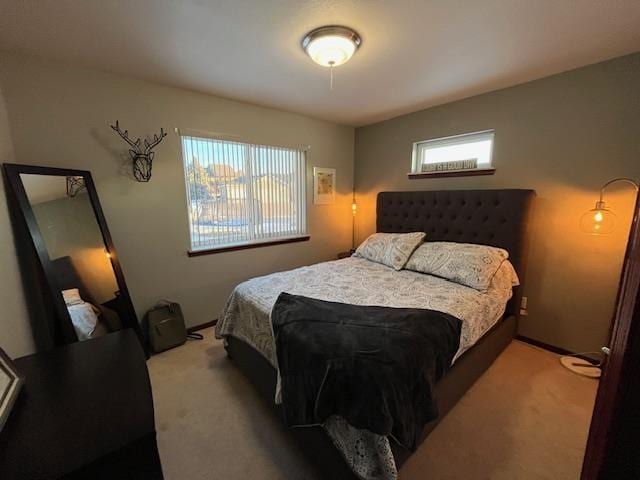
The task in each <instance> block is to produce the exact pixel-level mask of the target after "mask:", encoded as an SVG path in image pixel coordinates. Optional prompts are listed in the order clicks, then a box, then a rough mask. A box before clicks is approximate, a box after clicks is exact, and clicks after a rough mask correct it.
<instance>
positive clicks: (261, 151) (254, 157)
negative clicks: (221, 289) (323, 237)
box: [181, 136, 306, 250]
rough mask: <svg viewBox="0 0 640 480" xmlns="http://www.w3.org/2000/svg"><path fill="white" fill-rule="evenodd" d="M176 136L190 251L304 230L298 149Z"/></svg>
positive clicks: (302, 159)
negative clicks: (179, 137)
mask: <svg viewBox="0 0 640 480" xmlns="http://www.w3.org/2000/svg"><path fill="white" fill-rule="evenodd" d="M181 139H182V156H183V161H184V169H185V180H186V187H187V206H188V210H189V225H190V232H191V249H192V250H199V249H208V248H216V247H227V246H233V245H243V244H250V243H260V242H267V241H272V240H280V239H285V238H290V237H296V236H302V235H305V234H306V191H305V183H306V182H305V172H306V158H305V157H306V155H305V152H304V151H303V150H295V149H290V148H282V147H271V146H266V145H253V144H248V143H239V142H232V141H227V140H218V139H210V138H201V137H193V136H182V137H181Z"/></svg>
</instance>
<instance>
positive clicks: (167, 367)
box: [149, 329, 597, 480]
mask: <svg viewBox="0 0 640 480" xmlns="http://www.w3.org/2000/svg"><path fill="white" fill-rule="evenodd" d="M203 333H204V334H205V340H204V341H189V342H188V343H187V345H184V346H182V347H179V348H176V349H174V350H170V351H168V352H165V353H163V354H160V355H156V356H154V357H153V358H151V359H150V360H149V371H150V375H151V382H152V385H153V396H154V400H155V409H156V428H157V430H158V446H159V449H160V457H161V459H162V465H163V469H164V473H165V478H166V479H167V480H191V479H193V480H199V479H228V480H236V479H238V480H249V479H251V480H278V479H296V480H297V479H308V480H311V479H317V478H318V476H317V474H315V473H314V471H313V470H312V468H311V467H310V466H309V465H308V464H307V463H306V461H305V459H304V458H303V456H302V454H301V453H300V450H299V449H298V447H297V445H296V444H295V442H294V441H293V440H292V439H291V438H290V436H289V434H288V432H287V431H286V429H285V428H284V427H283V426H282V424H281V423H280V421H279V420H278V419H277V418H276V417H275V415H274V414H272V413H271V411H270V410H269V409H268V408H267V406H266V405H265V404H264V402H262V401H261V399H260V398H258V397H257V395H256V394H255V392H254V391H253V390H252V387H251V385H250V384H249V382H248V381H247V380H246V379H245V377H244V376H243V375H242V374H241V373H240V372H239V371H238V370H237V369H236V368H235V367H234V365H233V363H232V362H231V361H229V360H228V359H227V358H226V356H225V352H224V349H223V347H222V344H221V343H220V342H218V341H215V340H213V331H212V329H207V330H204V331H203ZM596 387H597V382H596V381H595V380H591V379H587V378H582V377H579V376H576V375H574V374H572V373H571V372H569V371H567V370H564V369H563V368H562V367H561V366H560V364H559V362H558V357H557V355H554V354H552V353H550V352H547V351H545V350H540V349H537V348H534V347H531V346H529V345H526V344H523V343H520V342H515V341H514V342H513V343H512V344H511V345H510V346H509V347H508V348H507V350H505V352H504V353H503V354H502V355H501V356H500V357H499V358H498V360H496V362H495V363H494V365H493V366H492V367H491V368H490V369H489V370H488V371H487V372H486V373H485V375H484V376H483V377H482V378H481V379H480V380H478V382H476V384H475V385H474V386H473V387H472V388H471V390H469V391H468V392H467V394H466V395H465V396H464V397H463V398H462V400H460V402H459V403H458V404H457V405H456V406H455V407H454V409H453V410H452V411H451V412H450V413H449V414H448V415H447V416H446V418H445V419H444V420H443V421H442V422H441V423H440V425H438V427H437V428H436V430H435V431H434V432H433V433H432V434H431V435H430V436H429V438H427V440H426V441H425V442H424V443H423V444H422V445H421V447H420V449H419V450H418V451H417V452H416V453H415V454H414V455H413V456H412V457H411V458H410V459H409V460H408V462H407V463H406V464H405V465H404V466H403V468H402V470H401V471H400V480H414V479H415V480H418V479H421V480H422V479H434V480H440V479H469V478H473V479H505V480H506V479H509V480H517V479H553V480H571V479H578V478H579V474H580V467H581V464H582V456H583V454H584V446H585V442H586V438H587V431H588V426H589V420H590V417H591V410H592V408H593V402H594V398H595V391H596Z"/></svg>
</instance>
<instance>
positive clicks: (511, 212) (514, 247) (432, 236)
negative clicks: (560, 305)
mask: <svg viewBox="0 0 640 480" xmlns="http://www.w3.org/2000/svg"><path fill="white" fill-rule="evenodd" d="M532 197H533V191H531V190H475V191H433V192H383V193H380V194H379V195H378V199H377V231H378V232H384V233H405V232H416V231H422V232H425V233H426V234H427V240H428V241H451V242H461V243H476V244H484V245H490V246H495V247H500V248H504V249H505V250H507V251H508V252H509V254H510V261H511V264H512V265H513V267H514V268H515V270H516V272H517V273H518V275H519V277H520V278H523V276H524V264H523V258H524V257H525V242H524V240H525V237H526V235H525V232H526V229H525V226H526V225H525V224H526V221H525V220H526V215H527V211H528V207H529V204H530V202H531V198H532ZM501 270H502V271H499V274H496V277H495V279H494V280H493V281H492V287H491V288H490V289H489V290H487V291H486V292H478V291H475V290H473V289H470V288H468V287H464V286H460V285H456V284H454V283H452V282H449V281H446V280H443V279H440V278H437V277H434V276H431V275H425V274H421V273H417V272H412V271H407V270H401V271H394V270H392V269H390V268H388V267H386V266H383V265H380V264H376V263H373V262H370V261H369V260H365V259H363V258H356V257H351V258H346V259H343V260H339V261H333V262H325V263H321V264H317V265H313V266H309V267H303V268H300V269H296V270H292V271H290V272H281V273H276V274H272V275H268V276H266V277H260V278H256V279H252V280H250V281H248V282H244V283H242V284H241V285H239V286H238V287H237V288H236V290H235V291H234V293H233V294H232V296H231V297H230V299H229V302H228V303H227V306H226V307H225V311H224V313H223V315H222V317H221V319H220V322H219V324H218V326H217V329H216V333H217V335H218V336H219V337H223V338H224V339H225V347H226V349H227V352H228V354H229V356H230V357H231V358H232V359H234V361H235V362H236V363H237V364H238V366H239V367H240V368H241V369H242V370H243V371H244V373H245V374H246V375H247V376H248V377H249V378H250V379H251V380H252V381H253V383H254V384H255V385H256V387H257V389H258V391H259V392H260V393H261V394H262V395H264V396H265V397H266V399H267V401H269V402H270V403H271V404H273V405H274V408H276V409H279V408H280V407H279V405H277V404H276V403H275V402H274V398H276V393H277V388H276V387H277V371H276V368H275V367H274V365H275V364H276V362H275V353H274V347H273V337H272V332H271V328H270V322H269V312H270V310H271V308H272V307H273V304H274V302H275V300H276V298H277V296H278V294H279V293H280V292H282V291H286V292H288V293H292V294H296V295H302V296H306V297H311V298H317V299H319V300H328V301H335V302H341V303H347V304H355V305H380V306H388V307H411V308H425V309H432V310H438V311H445V312H447V313H450V314H452V315H455V316H456V317H457V318H460V319H461V320H462V321H463V323H462V333H461V341H460V347H459V350H458V352H457V354H456V357H455V363H454V364H453V367H452V368H451V369H450V370H449V372H448V373H447V374H446V375H445V377H444V378H443V379H442V380H441V381H440V382H439V383H438V384H437V387H436V394H437V403H438V408H439V411H440V417H439V419H441V418H442V417H443V416H444V415H445V414H446V412H447V411H449V410H450V409H451V407H452V406H453V405H454V404H455V403H456V402H457V400H458V399H459V398H460V397H461V396H462V395H463V394H464V392H465V391H466V390H467V389H468V388H469V387H470V386H471V385H472V384H473V382H474V381H475V380H476V379H477V378H478V377H479V376H480V375H481V374H482V373H483V372H484V371H485V370H486V368H488V367H489V365H490V364H491V363H492V362H493V360H494V359H495V358H496V357H497V356H498V355H499V353H500V352H501V351H502V350H503V349H504V348H505V347H506V346H507V345H508V343H509V342H510V340H511V339H512V338H513V335H514V333H515V328H516V312H517V305H519V302H520V289H519V288H516V289H514V291H513V296H512V289H511V280H512V278H511V276H510V273H509V272H507V271H504V270H503V269H502V268H501ZM494 284H495V285H494ZM424 292H429V294H428V295H425V294H424ZM510 297H511V300H509V298H510ZM438 421H439V420H436V421H433V422H431V423H429V424H428V425H427V426H426V428H425V429H424V432H423V438H425V437H426V436H427V435H428V433H429V432H430V431H431V430H433V428H434V427H435V425H436V424H437V422H438ZM292 432H293V434H294V435H295V436H297V437H298V439H299V441H300V442H301V443H302V445H303V447H304V448H305V450H307V451H308V452H310V453H311V457H312V458H313V459H314V460H315V461H316V463H317V465H318V466H319V467H320V469H321V471H322V472H323V475H324V476H325V477H327V478H344V479H353V478H361V479H366V480H389V479H393V478H396V476H397V468H399V466H400V465H401V464H402V463H403V462H404V460H406V458H407V457H408V456H409V452H408V451H406V450H404V449H403V448H401V447H399V445H397V444H395V443H394V441H393V440H391V439H389V438H387V437H383V436H380V435H375V434H373V433H371V432H368V431H367V430H357V429H355V428H353V427H351V426H350V425H349V424H348V423H346V422H345V421H344V420H342V419H341V418H340V417H331V418H330V419H329V420H328V421H327V422H326V423H325V425H324V426H317V427H309V428H294V429H292Z"/></svg>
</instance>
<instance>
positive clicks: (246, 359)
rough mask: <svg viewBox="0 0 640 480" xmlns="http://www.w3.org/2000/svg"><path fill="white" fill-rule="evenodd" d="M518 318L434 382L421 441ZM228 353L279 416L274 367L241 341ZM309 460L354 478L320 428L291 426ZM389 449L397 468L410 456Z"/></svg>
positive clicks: (325, 471)
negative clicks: (431, 410)
mask: <svg viewBox="0 0 640 480" xmlns="http://www.w3.org/2000/svg"><path fill="white" fill-rule="evenodd" d="M516 325H517V320H516V317H515V316H514V315H510V316H507V317H505V318H504V319H503V320H502V321H500V322H499V323H498V324H497V325H496V326H494V327H493V328H492V329H491V330H490V331H489V332H488V333H487V334H485V335H484V336H483V337H482V338H481V339H480V340H479V341H478V343H476V344H475V345H474V346H473V347H472V348H471V349H469V350H468V351H467V352H466V353H465V354H464V355H462V356H461V357H460V358H459V359H458V360H457V361H456V363H455V364H454V366H453V367H452V368H451V370H449V372H447V374H446V375H445V376H444V378H443V379H442V380H440V382H438V384H437V385H436V396H437V402H438V408H439V411H440V417H439V418H438V419H437V420H434V421H433V422H431V423H429V424H427V426H426V427H425V429H424V431H423V436H422V440H424V439H425V438H427V436H428V435H429V434H430V433H431V432H432V431H433V429H434V428H435V427H436V426H437V425H438V423H439V422H440V421H441V420H442V418H443V417H444V416H445V415H446V414H447V413H448V412H449V411H450V410H451V409H452V408H453V406H454V405H455V404H456V403H457V402H458V400H460V398H461V397H462V396H463V395H464V394H465V392H466V391H467V390H468V389H469V388H470V387H471V386H472V385H473V384H474V382H475V381H476V380H477V379H478V378H480V376H482V374H483V373H484V372H485V371H486V370H487V369H488V368H489V367H490V366H491V364H492V363H493V361H494V360H495V359H496V358H497V357H498V355H500V353H501V352H502V351H503V350H504V349H505V348H506V347H507V346H508V345H509V343H511V340H512V339H513V337H514V336H515V332H516ZM225 348H226V350H227V354H228V355H229V357H230V358H232V359H233V361H234V363H235V364H236V365H237V366H238V367H239V368H240V370H241V371H242V372H243V373H244V374H245V375H246V376H247V377H248V378H249V380H250V381H251V383H252V384H253V385H254V387H255V388H256V390H257V391H258V393H259V394H260V395H261V396H262V397H264V399H265V401H266V402H267V403H268V404H269V405H272V406H273V409H274V411H275V412H276V413H277V414H278V415H279V416H280V417H281V418H282V408H281V406H279V405H276V404H275V403H274V400H273V399H274V396H275V388H276V370H275V369H274V368H273V366H271V364H270V363H269V362H268V361H267V360H266V359H265V358H264V357H263V356H262V355H261V354H260V353H258V352H257V351H256V350H254V349H253V348H252V347H250V346H249V345H247V344H246V343H245V342H243V341H242V340H238V339H237V338H235V337H227V345H226V347H225ZM290 430H291V432H292V434H293V435H294V436H295V437H296V439H297V441H298V443H299V444H300V446H301V447H302V449H303V451H304V452H305V454H307V456H308V457H309V460H310V461H311V462H312V463H313V464H315V466H316V468H317V469H318V470H319V471H320V472H321V474H322V478H331V479H336V480H354V479H356V478H357V477H356V476H355V474H354V473H353V472H352V471H351V469H350V468H349V466H348V465H347V463H346V462H345V460H344V459H343V458H342V455H341V454H340V452H338V450H337V449H336V448H335V446H334V445H333V442H332V441H331V439H330V438H329V436H328V435H327V434H326V433H325V431H324V430H323V429H322V428H321V427H306V428H292V429H290ZM391 449H392V451H393V456H394V458H395V460H396V465H397V466H398V468H400V466H402V464H403V463H404V462H405V461H406V460H407V459H408V458H409V456H410V455H411V452H409V451H407V450H405V449H403V448H402V447H400V446H399V445H398V444H397V443H395V442H394V441H393V440H392V441H391Z"/></svg>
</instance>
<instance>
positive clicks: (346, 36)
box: [302, 25, 361, 67]
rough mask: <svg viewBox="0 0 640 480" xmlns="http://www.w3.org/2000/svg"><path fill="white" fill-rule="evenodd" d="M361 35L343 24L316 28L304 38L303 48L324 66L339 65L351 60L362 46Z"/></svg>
mask: <svg viewBox="0 0 640 480" xmlns="http://www.w3.org/2000/svg"><path fill="white" fill-rule="evenodd" d="M360 43H361V39H360V36H359V35H358V34H357V33H356V32H355V31H353V30H351V29H350V28H347V27H341V26H333V25H332V26H327V27H320V28H316V29H315V30H313V31H311V32H309V33H308V34H307V35H306V36H305V37H304V39H303V40H302V48H303V49H304V50H305V51H306V52H307V54H308V55H309V56H310V57H311V59H312V60H313V61H314V62H316V63H317V64H318V65H322V66H323V67H337V66H339V65H342V64H343V63H346V62H348V61H349V59H350V58H351V57H352V56H353V54H354V53H355V52H356V50H357V49H358V47H359V46H360Z"/></svg>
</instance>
